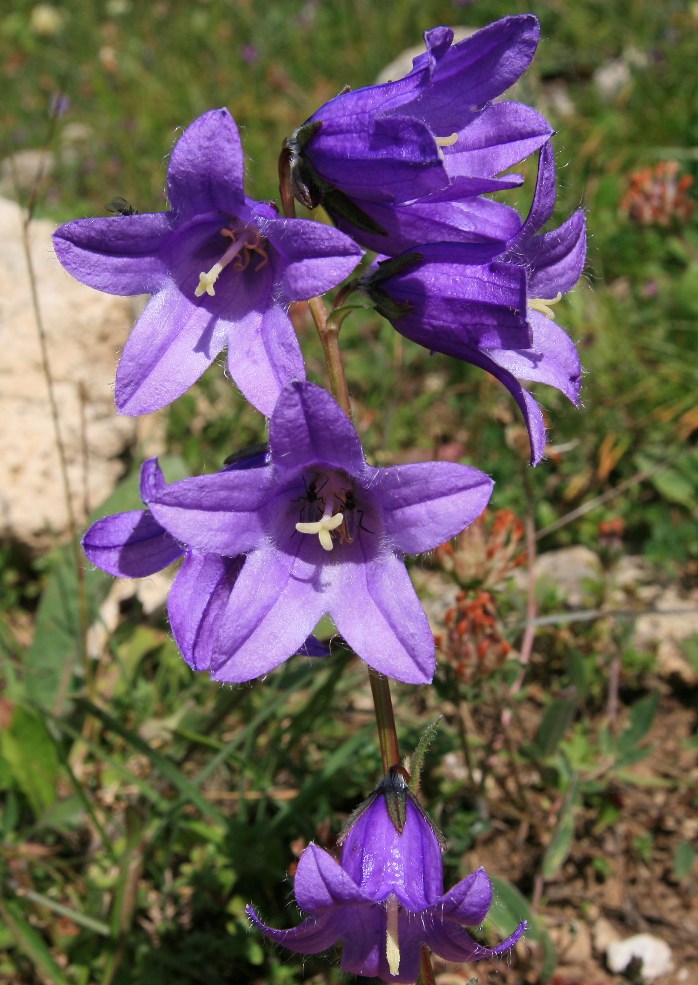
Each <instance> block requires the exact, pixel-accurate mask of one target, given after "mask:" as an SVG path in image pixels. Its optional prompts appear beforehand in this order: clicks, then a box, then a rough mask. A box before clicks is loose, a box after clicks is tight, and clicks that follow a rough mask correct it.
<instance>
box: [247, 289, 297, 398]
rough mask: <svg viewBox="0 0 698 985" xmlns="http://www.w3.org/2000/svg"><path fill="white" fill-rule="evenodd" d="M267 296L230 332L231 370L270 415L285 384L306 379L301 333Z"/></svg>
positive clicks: (282, 308)
mask: <svg viewBox="0 0 698 985" xmlns="http://www.w3.org/2000/svg"><path fill="white" fill-rule="evenodd" d="M265 300H266V301H267V303H268V307H267V308H266V309H265V310H263V311H262V312H261V314H260V312H259V310H257V308H256V307H253V306H250V308H249V310H248V311H247V312H246V313H245V314H244V315H241V316H240V317H239V318H238V319H237V321H236V323H235V325H234V327H233V328H232V330H231V332H230V340H229V343H228V371H229V373H230V375H231V377H232V379H233V380H234V381H235V383H236V384H237V386H238V387H239V388H240V390H241V392H242V393H243V395H244V396H245V397H246V398H247V400H249V402H250V403H251V404H252V406H253V407H256V408H257V410H258V411H260V413H262V414H264V415H265V416H266V417H270V416H271V414H272V412H273V410H274V407H275V406H276V403H277V401H278V399H279V396H280V394H281V392H282V390H283V388H284V386H285V385H286V384H287V383H289V382H290V381H291V380H294V379H295V380H298V379H305V365H304V363H303V355H302V353H301V349H300V345H299V344H298V337H297V336H296V333H295V330H294V328H293V323H292V321H291V319H290V318H289V316H288V313H287V311H286V309H285V307H282V306H281V305H280V304H275V303H274V302H272V301H271V293H270V294H269V295H267V297H266V298H265Z"/></svg>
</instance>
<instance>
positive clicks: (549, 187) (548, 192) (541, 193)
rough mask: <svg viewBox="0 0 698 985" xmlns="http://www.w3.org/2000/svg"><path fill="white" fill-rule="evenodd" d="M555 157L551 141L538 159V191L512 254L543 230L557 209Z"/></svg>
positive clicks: (515, 241) (544, 145)
mask: <svg viewBox="0 0 698 985" xmlns="http://www.w3.org/2000/svg"><path fill="white" fill-rule="evenodd" d="M555 197H556V191H555V155H554V153H553V145H552V143H551V142H550V141H548V142H547V143H545V144H543V146H542V147H541V150H540V156H539V158H538V177H537V178H536V190H535V192H534V193H533V201H532V202H531V208H530V210H529V213H528V217H527V219H526V221H525V222H524V224H523V226H522V227H521V232H520V233H519V235H518V236H517V237H516V239H515V240H514V242H513V243H512V252H515V251H516V250H517V249H518V248H519V247H520V246H522V245H523V244H524V243H526V242H527V241H528V240H530V239H531V237H532V236H533V235H534V233H537V232H538V230H539V229H542V228H543V226H544V225H545V224H546V222H547V221H548V219H549V218H550V216H551V215H552V214H553V209H554V208H555Z"/></svg>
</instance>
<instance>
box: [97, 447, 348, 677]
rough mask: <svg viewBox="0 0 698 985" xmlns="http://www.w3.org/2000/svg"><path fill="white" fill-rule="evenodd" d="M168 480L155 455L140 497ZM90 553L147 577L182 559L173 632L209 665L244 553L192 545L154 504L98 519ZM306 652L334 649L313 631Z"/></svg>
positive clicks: (130, 574) (111, 567) (239, 464)
mask: <svg viewBox="0 0 698 985" xmlns="http://www.w3.org/2000/svg"><path fill="white" fill-rule="evenodd" d="M264 458H265V456H264V455H263V454H262V455H255V456H246V457H244V458H242V459H239V460H237V461H236V462H234V463H233V464H232V465H230V466H229V469H230V470H231V471H232V470H238V469H248V468H255V467H258V466H259V465H262V464H264ZM166 485H167V483H166V482H165V478H164V476H163V474H162V471H161V470H160V467H159V465H158V463H157V461H156V460H155V459H150V460H149V461H147V462H144V463H143V466H142V468H141V499H142V500H143V502H144V503H145V504H146V505H147V504H148V503H149V502H150V498H151V496H154V495H156V494H157V492H158V491H161V490H163V489H164V488H165V487H166ZM82 546H83V549H84V551H85V554H86V555H87V557H88V558H89V559H90V560H91V561H92V562H93V563H94V564H96V565H97V567H99V568H101V569H102V570H103V571H107V572H108V573H109V574H111V575H116V576H118V577H121V578H146V577H148V576H149V575H153V574H155V572H156V571H162V570H163V568H166V567H168V565H170V564H173V563H174V562H175V561H177V560H179V558H183V559H184V560H183V562H182V565H181V567H180V569H179V571H178V572H177V575H176V576H175V580H174V582H173V584H172V588H171V589H170V594H169V597H168V603H167V608H168V615H169V619H170V626H171V628H172V634H173V636H174V638H175V641H176V643H177V646H178V647H179V649H180V651H181V653H182V656H183V657H184V659H185V660H186V662H187V663H188V664H189V666H190V667H191V668H192V669H193V670H208V669H209V668H210V664H211V656H212V652H213V643H214V641H215V640H216V639H217V635H218V627H219V622H220V617H221V615H222V613H223V612H224V610H225V606H226V603H227V601H228V599H229V597H230V593H231V591H232V589H233V586H234V585H235V581H236V579H237V577H238V575H239V574H240V571H241V569H242V566H243V564H244V562H245V558H244V557H243V556H242V555H240V556H238V557H221V556H220V555H216V554H203V553H201V552H197V551H192V550H189V549H188V548H186V547H183V546H182V545H181V544H179V543H178V542H177V541H176V540H175V539H174V537H172V536H171V535H170V534H168V533H167V531H166V530H165V529H164V528H163V527H162V526H161V525H160V524H159V523H158V521H157V520H156V519H155V517H154V516H153V514H152V513H151V512H150V510H149V509H145V510H129V511H128V512H126V513H117V514H115V515H114V516H107V517H104V518H103V519H101V520H98V521H97V522H96V523H94V524H93V525H92V526H91V527H90V529H89V530H88V531H87V533H86V534H85V536H84V538H83V542H82ZM298 652H299V653H303V654H305V655H306V656H311V657H316V656H325V655H326V654H327V653H328V652H329V651H328V649H327V647H326V646H325V645H324V644H322V643H320V641H319V640H317V639H316V638H315V637H314V636H310V637H309V638H308V639H307V640H306V641H305V642H304V643H303V644H302V645H301V646H300V647H299V651H298Z"/></svg>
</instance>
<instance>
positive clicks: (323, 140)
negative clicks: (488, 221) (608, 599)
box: [286, 14, 552, 254]
mask: <svg viewBox="0 0 698 985" xmlns="http://www.w3.org/2000/svg"><path fill="white" fill-rule="evenodd" d="M539 33H540V31H539V26H538V21H537V20H536V18H535V17H533V16H532V15H529V14H527V15H522V16H516V17H505V18H503V19H502V20H499V21H496V22H495V23H493V24H490V25H489V26H488V27H486V28H483V29H482V30H481V31H478V32H477V33H476V34H474V35H472V36H471V37H469V38H466V39H465V40H464V41H460V42H458V43H457V44H453V43H452V42H453V31H452V30H451V29H450V28H447V27H436V28H433V29H432V30H431V31H427V32H426V33H425V35H424V39H425V43H426V48H427V50H426V53H425V54H423V55H420V56H419V57H418V58H416V59H415V60H414V63H413V68H412V71H411V72H409V74H408V75H406V76H405V77H404V78H402V79H399V80H398V81H396V82H387V83H385V84H383V85H374V86H367V87H364V88H361V89H357V90H354V91H348V92H342V93H340V94H339V95H338V96H336V97H335V98H334V99H331V100H330V101H329V102H327V103H325V105H324V106H321V107H320V109H319V110H317V112H316V113H314V114H313V115H312V116H311V117H310V119H309V120H307V121H306V123H304V124H303V126H302V127H300V128H299V129H298V130H297V131H296V132H295V133H294V134H293V136H292V137H291V138H289V140H288V141H287V144H286V146H287V148H288V151H289V154H290V161H291V173H292V187H293V191H294V194H295V195H296V197H297V198H298V199H299V200H300V201H301V202H303V204H305V205H307V206H308V207H311V208H312V207H314V206H316V205H318V204H322V205H323V206H324V207H325V208H326V210H327V211H328V212H329V214H330V215H331V216H332V218H333V220H334V221H335V222H337V224H338V225H340V226H341V227H342V228H344V229H346V230H347V231H349V232H351V234H352V236H354V238H355V239H357V241H358V242H361V243H364V242H365V243H366V245H369V246H371V248H373V249H376V246H375V242H374V241H375V235H376V234H378V235H379V236H382V237H383V242H382V244H381V245H380V247H378V249H377V252H380V253H384V254H392V253H394V252H397V251H399V249H400V247H399V245H396V243H397V240H396V238H395V237H396V228H395V227H396V226H397V227H398V230H397V232H399V237H401V238H402V239H403V240H404V239H405V238H407V237H409V230H408V229H407V228H403V225H404V224H405V223H408V224H409V223H410V222H412V221H415V220H414V217H413V213H412V212H411V211H410V210H409V209H408V210H407V212H404V211H402V212H401V213H400V214H398V215H397V216H394V217H392V218H391V216H390V215H389V214H387V213H386V211H385V210H386V207H388V206H389V207H393V206H397V205H404V204H405V203H413V202H416V201H421V200H423V199H429V198H430V197H432V196H433V195H434V194H436V193H440V192H442V191H444V190H445V189H446V188H447V187H448V186H451V190H450V192H449V194H450V197H451V198H452V199H453V200H454V201H457V200H461V199H462V198H463V197H464V196H465V195H468V196H477V195H480V194H484V193H485V192H488V191H492V190H495V189H496V188H497V187H501V188H509V187H511V186H512V183H516V179H512V177H511V176H510V175H509V176H507V177H506V178H502V179H497V178H496V177H495V176H496V175H498V174H500V173H501V172H502V171H505V170H506V169H507V168H509V167H511V166H512V165H513V164H516V163H518V162H519V161H522V160H523V159H524V158H525V157H527V156H528V155H529V154H531V153H532V152H533V151H535V150H537V149H538V148H539V147H540V146H541V144H542V143H543V142H544V141H546V140H547V139H548V138H549V137H550V136H551V134H552V129H551V127H550V125H549V124H548V123H547V121H546V120H545V119H543V117H542V116H540V114H539V113H537V112H536V111H535V110H533V109H532V108H530V107H528V106H525V105H523V104H522V103H518V102H492V100H494V99H495V97H497V96H499V95H501V93H502V92H504V90H505V89H507V88H508V87H509V86H510V85H512V83H514V82H515V81H516V80H517V79H518V78H519V76H520V75H521V74H522V73H523V72H524V71H525V70H526V68H527V67H528V66H529V64H530V62H531V60H532V58H533V55H534V53H535V50H536V46H537V44H538V37H539ZM440 211H441V210H440ZM420 218H421V217H420V216H419V213H418V215H417V219H418V220H419V219H420ZM365 234H370V235H369V238H368V240H365V239H364V236H365ZM369 240H370V241H369ZM434 240H435V237H434V236H430V237H428V239H425V238H424V237H422V236H420V237H418V239H417V241H421V242H425V241H430V242H434Z"/></svg>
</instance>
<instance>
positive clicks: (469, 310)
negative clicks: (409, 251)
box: [379, 243, 530, 355]
mask: <svg viewBox="0 0 698 985" xmlns="http://www.w3.org/2000/svg"><path fill="white" fill-rule="evenodd" d="M477 249H478V248H477V247H474V246H471V245H470V244H465V243H436V244H431V245H428V246H422V247H419V249H418V252H419V254H420V255H421V257H422V259H421V260H420V261H419V262H418V263H417V264H416V265H414V266H412V267H408V268H406V269H405V270H404V271H403V272H402V273H400V274H396V275H394V276H393V277H392V278H390V279H389V280H388V281H386V282H385V284H381V285H380V287H381V288H382V289H384V290H385V292H386V293H387V294H388V295H389V297H390V298H392V299H393V300H396V301H398V302H406V303H407V304H409V305H410V306H411V307H410V310H409V311H408V312H407V313H406V314H405V315H402V316H400V317H399V318H394V319H391V320H392V321H393V325H394V326H395V328H396V329H397V330H398V332H400V333H401V334H402V335H406V336H407V338H411V339H414V340H415V341H419V342H420V344H422V345H424V344H428V347H429V348H430V349H432V350H434V351H436V352H443V351H445V349H444V348H443V347H444V345H448V346H449V347H451V348H452V349H453V348H457V347H458V345H463V346H473V345H478V346H482V347H491V346H497V347H504V346H518V347H519V348H521V347H523V346H526V345H528V344H529V343H530V329H529V327H528V324H527V321H526V317H525V311H526V274H525V271H524V269H523V268H522V267H520V266H518V265H516V264H512V263H499V262H497V261H495V262H492V263H487V262H485V263H482V264H480V265H478V266H473V265H472V264H474V263H477V262H478V261H477V260H474V259H471V258H470V253H471V252H472V251H475V250H477ZM379 310H380V307H379ZM427 335H428V336H429V338H430V342H429V343H425V342H423V341H422V337H426V336H427ZM451 354H452V355H456V353H455V352H451Z"/></svg>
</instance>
